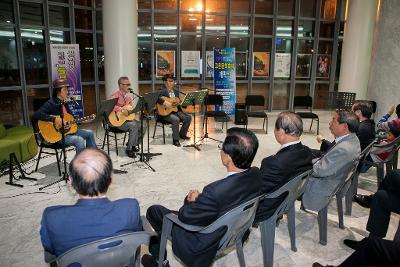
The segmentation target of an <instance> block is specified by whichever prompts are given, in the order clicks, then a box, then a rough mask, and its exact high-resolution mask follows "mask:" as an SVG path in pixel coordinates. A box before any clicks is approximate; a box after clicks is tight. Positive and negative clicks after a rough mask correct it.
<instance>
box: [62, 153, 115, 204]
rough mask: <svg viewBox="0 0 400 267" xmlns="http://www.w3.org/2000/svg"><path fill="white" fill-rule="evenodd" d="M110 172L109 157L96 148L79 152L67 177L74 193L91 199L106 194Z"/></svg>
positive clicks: (110, 163)
mask: <svg viewBox="0 0 400 267" xmlns="http://www.w3.org/2000/svg"><path fill="white" fill-rule="evenodd" d="M112 170H113V167H112V162H111V159H110V157H109V156H108V155H107V154H106V153H105V152H103V151H102V150H100V149H97V148H86V149H84V150H82V151H80V152H79V153H77V154H76V155H75V157H74V159H73V160H72V161H71V163H70V165H69V175H70V176H71V180H72V186H73V187H74V189H75V190H76V192H78V194H80V195H83V196H91V197H93V196H98V195H99V194H105V193H106V192H107V189H108V186H109V185H110V183H111V175H112Z"/></svg>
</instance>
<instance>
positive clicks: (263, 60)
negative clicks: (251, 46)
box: [253, 52, 269, 77]
mask: <svg viewBox="0 0 400 267" xmlns="http://www.w3.org/2000/svg"><path fill="white" fill-rule="evenodd" d="M267 76H269V53H268V52H253V77H267Z"/></svg>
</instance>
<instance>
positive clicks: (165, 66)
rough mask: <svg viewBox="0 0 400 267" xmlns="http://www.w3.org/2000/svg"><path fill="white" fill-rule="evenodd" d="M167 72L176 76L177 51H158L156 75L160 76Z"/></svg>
mask: <svg viewBox="0 0 400 267" xmlns="http://www.w3.org/2000/svg"><path fill="white" fill-rule="evenodd" d="M165 74H174V76H175V51H164V50H158V51H156V77H158V78H160V77H162V76H164V75H165Z"/></svg>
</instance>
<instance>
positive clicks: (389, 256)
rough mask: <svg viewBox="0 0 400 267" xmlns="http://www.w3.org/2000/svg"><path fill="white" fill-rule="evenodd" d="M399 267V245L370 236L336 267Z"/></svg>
mask: <svg viewBox="0 0 400 267" xmlns="http://www.w3.org/2000/svg"><path fill="white" fill-rule="evenodd" d="M355 266H400V244H399V243H397V242H394V241H390V240H385V239H382V238H378V237H374V236H370V237H367V238H364V239H363V240H362V241H361V244H360V246H359V247H358V248H357V250H356V251H354V252H353V254H351V255H350V256H349V257H348V258H347V259H346V260H345V261H344V262H343V263H342V264H340V265H339V266H338V267H355Z"/></svg>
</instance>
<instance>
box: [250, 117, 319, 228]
mask: <svg viewBox="0 0 400 267" xmlns="http://www.w3.org/2000/svg"><path fill="white" fill-rule="evenodd" d="M302 133H303V122H302V120H301V118H300V116H299V115H297V114H296V113H293V112H286V111H285V112H282V113H280V114H279V115H278V118H277V119H276V122H275V129H274V134H275V139H276V141H277V142H278V143H279V144H281V148H280V150H279V151H278V152H277V153H276V154H275V155H272V156H269V157H267V158H265V159H263V161H262V162H261V167H260V172H261V176H262V193H269V192H272V191H275V190H276V189H278V188H279V187H281V186H282V185H284V184H285V183H287V182H288V181H290V179H291V178H294V177H296V176H297V175H299V174H301V173H303V172H305V171H306V170H309V169H311V168H312V151H311V149H310V148H308V147H307V146H305V145H303V144H302V143H301V142H300V136H301V134H302ZM284 197H285V196H281V197H278V198H276V199H268V200H267V201H262V202H260V204H259V206H258V210H257V214H256V218H255V220H254V222H255V223H258V222H261V221H264V220H266V219H268V218H269V217H270V216H271V215H272V214H273V213H274V212H275V210H276V208H278V206H279V205H280V204H281V202H282V200H283V199H284Z"/></svg>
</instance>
